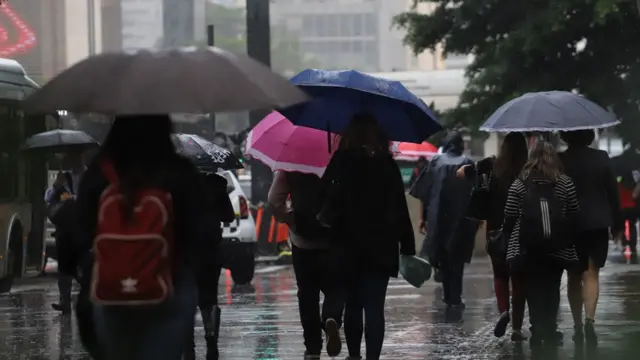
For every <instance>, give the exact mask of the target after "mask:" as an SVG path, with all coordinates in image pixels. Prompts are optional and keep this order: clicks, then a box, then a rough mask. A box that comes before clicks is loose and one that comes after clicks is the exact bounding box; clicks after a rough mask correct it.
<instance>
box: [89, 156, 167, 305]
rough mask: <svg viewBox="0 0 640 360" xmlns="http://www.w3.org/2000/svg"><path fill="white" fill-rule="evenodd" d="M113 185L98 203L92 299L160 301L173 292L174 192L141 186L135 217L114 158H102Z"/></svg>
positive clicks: (121, 302) (112, 302)
mask: <svg viewBox="0 0 640 360" xmlns="http://www.w3.org/2000/svg"><path fill="white" fill-rule="evenodd" d="M102 172H103V173H104V175H105V176H106V178H107V180H108V181H109V183H110V184H109V186H107V188H106V189H105V190H104V191H103V192H102V195H101V196H100V201H99V207H98V222H97V227H96V228H97V231H96V238H95V240H94V242H93V252H94V259H95V260H94V261H95V263H94V266H93V278H92V284H91V299H92V301H93V302H94V303H96V304H101V305H123V306H139V305H154V304H160V303H162V302H164V301H165V300H167V298H169V297H170V296H171V295H172V294H173V278H172V273H173V270H174V263H175V262H174V214H173V201H172V199H171V194H170V193H169V192H168V191H166V190H162V189H159V188H147V189H143V190H142V191H139V192H138V194H137V195H136V197H135V203H134V204H133V205H134V211H133V215H132V217H131V219H128V218H127V216H126V214H125V208H124V206H125V205H127V204H125V198H124V195H123V194H122V192H121V191H120V187H119V181H118V175H117V173H116V171H115V169H114V167H113V164H112V163H110V162H104V163H103V164H102Z"/></svg>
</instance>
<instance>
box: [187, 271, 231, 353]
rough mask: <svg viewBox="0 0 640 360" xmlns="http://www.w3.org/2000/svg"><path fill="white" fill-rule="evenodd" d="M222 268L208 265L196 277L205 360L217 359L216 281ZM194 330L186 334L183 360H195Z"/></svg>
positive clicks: (218, 321) (217, 309)
mask: <svg viewBox="0 0 640 360" xmlns="http://www.w3.org/2000/svg"><path fill="white" fill-rule="evenodd" d="M221 272H222V266H220V265H219V264H208V265H205V266H203V267H202V268H201V269H200V270H199V272H198V274H197V276H196V280H197V283H198V308H199V309H200V314H201V316H202V323H203V325H204V331H205V341H206V344H207V360H209V359H218V335H219V331H220V309H219V308H218V281H219V279H220V273H221ZM194 332H195V329H193V330H192V331H191V332H190V333H189V334H187V342H186V343H187V348H186V349H185V353H184V356H183V359H184V360H195V358H196V354H195V336H194V335H195V334H194Z"/></svg>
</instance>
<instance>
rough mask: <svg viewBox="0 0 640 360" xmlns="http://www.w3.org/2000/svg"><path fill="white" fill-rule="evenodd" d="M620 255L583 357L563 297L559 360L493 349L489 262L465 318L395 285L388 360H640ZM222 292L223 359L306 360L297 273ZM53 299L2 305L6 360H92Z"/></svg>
mask: <svg viewBox="0 0 640 360" xmlns="http://www.w3.org/2000/svg"><path fill="white" fill-rule="evenodd" d="M618 254H619V252H618V253H616V254H614V255H612V256H611V257H610V262H609V264H608V265H607V266H606V267H605V269H604V271H603V273H602V283H601V298H600V305H599V307H598V312H597V319H596V326H597V328H596V329H597V331H598V333H599V336H600V344H599V346H598V347H597V348H590V349H584V348H582V347H576V346H575V345H574V343H573V342H572V341H571V331H572V330H571V328H572V322H571V316H570V313H569V307H568V304H567V301H566V297H563V302H562V308H561V314H560V330H561V331H562V332H563V333H564V335H565V344H564V346H562V347H559V348H558V349H557V351H553V352H551V353H545V354H543V355H538V354H532V353H531V352H530V351H529V347H528V345H527V344H526V343H525V344H523V345H522V346H515V345H514V344H512V343H511V341H509V340H508V339H507V337H505V338H503V339H496V338H495V337H494V336H493V334H492V332H493V325H494V321H495V319H496V316H497V310H496V307H495V301H494V298H493V290H492V279H491V271H490V267H489V263H488V261H487V260H486V259H476V260H474V262H473V263H472V264H471V265H470V266H469V267H468V268H467V271H466V277H465V289H464V296H465V301H466V304H467V308H466V310H465V311H464V313H463V314H462V317H461V318H460V317H449V316H447V314H446V312H445V311H444V307H443V305H442V304H441V303H440V301H439V299H440V298H441V288H440V286H439V285H438V284H435V283H433V281H429V282H428V283H426V284H425V285H424V286H423V287H422V288H420V289H414V288H413V287H411V286H410V285H408V284H407V283H406V282H405V281H404V280H402V279H393V280H392V281H391V283H390V285H389V290H388V295H387V302H386V307H387V311H386V315H387V328H386V338H385V344H384V350H383V359H403V360H411V359H434V360H440V359H442V360H445V359H456V360H465V359H473V360H485V359H486V360H488V359H491V360H498V359H545V360H546V359H558V360H564V359H593V360H600V359H603V360H608V359H616V360H627V359H628V360H631V359H634V360H635V359H639V358H640V265H637V264H626V263H625V262H624V261H623V258H622V256H621V255H618ZM219 286H220V304H221V307H222V330H221V332H222V334H221V339H220V347H221V353H222V355H221V359H254V360H267V359H274V360H275V359H278V360H289V359H296V360H299V359H302V353H303V351H304V347H303V345H302V329H301V328H300V325H299V320H298V310H297V299H296V285H295V278H294V276H293V270H292V269H291V267H290V266H288V265H269V266H262V267H259V268H258V269H257V270H256V276H255V279H254V281H253V286H249V287H234V286H233V284H232V281H231V277H230V275H229V274H228V273H223V275H222V276H221V277H220V282H219ZM564 286H565V285H564V282H563V287H564ZM56 299H57V290H56V285H55V280H54V278H53V277H44V278H38V279H30V280H26V281H21V282H20V283H19V284H18V285H17V286H15V288H14V290H13V292H12V293H11V294H5V295H1V296H0V339H2V340H0V359H8V360H11V359H16V360H17V359H29V360H31V359H34V360H35V359H43V360H49V359H54V360H62V359H65V360H72V359H73V360H75V359H88V357H87V355H86V354H85V353H84V351H83V349H82V346H81V345H80V342H79V338H78V334H77V333H76V330H75V323H74V322H73V321H72V320H71V319H69V318H65V317H62V316H60V315H58V314H57V313H55V312H54V311H53V310H51V303H52V302H55V301H56ZM196 330H197V337H198V339H199V343H198V352H199V356H201V358H203V359H204V342H203V340H201V339H202V335H203V329H202V323H201V322H200V319H199V317H198V322H197V329H196ZM363 349H364V347H363ZM344 356H346V354H344ZM344 356H341V357H340V359H342V358H344ZM325 358H328V357H326V356H325Z"/></svg>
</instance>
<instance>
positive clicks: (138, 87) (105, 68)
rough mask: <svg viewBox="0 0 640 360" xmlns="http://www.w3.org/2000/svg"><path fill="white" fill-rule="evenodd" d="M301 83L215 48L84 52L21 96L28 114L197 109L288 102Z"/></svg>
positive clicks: (298, 97) (299, 95)
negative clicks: (39, 85) (38, 88)
mask: <svg viewBox="0 0 640 360" xmlns="http://www.w3.org/2000/svg"><path fill="white" fill-rule="evenodd" d="M305 100H307V96H306V95H305V93H304V92H303V91H302V90H299V89H298V88H296V87H295V86H294V85H292V84H291V83H290V82H289V81H288V80H287V79H285V78H283V77H281V76H280V75H277V74H275V73H274V72H272V71H271V70H270V69H269V68H268V67H266V66H264V65H263V64H261V63H259V62H257V61H255V60H253V59H251V58H249V57H248V56H245V55H236V54H232V53H230V52H227V51H224V50H222V49H218V48H214V47H211V48H204V49H203V48H186V49H180V50H175V49H174V50H166V51H148V50H143V51H139V52H136V53H107V54H100V55H96V56H92V57H89V58H87V59H85V60H83V61H80V62H79V63H77V64H75V65H73V66H72V67H71V68H69V69H67V70H65V71H64V72H62V73H61V74H60V75H58V76H56V77H55V78H54V79H53V80H51V81H49V82H48V83H46V84H45V85H44V86H43V87H42V88H41V89H40V90H38V91H37V92H36V93H34V94H33V95H31V96H30V97H29V98H27V100H26V104H25V105H26V110H27V111H29V112H31V113H52V112H54V111H57V110H60V109H63V110H66V111H71V112H80V113H101V114H121V115H139V114H170V113H190V114H202V113H213V112H231V111H244V110H255V109H270V108H274V107H287V106H290V105H294V104H297V103H299V102H303V101H305Z"/></svg>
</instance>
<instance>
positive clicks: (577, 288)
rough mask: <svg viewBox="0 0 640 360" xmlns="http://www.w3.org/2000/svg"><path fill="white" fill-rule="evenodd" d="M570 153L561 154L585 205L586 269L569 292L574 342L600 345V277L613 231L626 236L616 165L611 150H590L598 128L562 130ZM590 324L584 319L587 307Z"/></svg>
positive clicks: (579, 245) (581, 240)
mask: <svg viewBox="0 0 640 360" xmlns="http://www.w3.org/2000/svg"><path fill="white" fill-rule="evenodd" d="M560 136H561V138H562V140H564V142H565V143H567V145H568V149H567V150H566V151H564V152H562V153H560V154H559V155H560V160H561V161H562V164H563V166H564V169H565V173H566V174H567V175H568V176H569V177H571V179H573V182H574V184H575V186H576V192H577V194H578V201H579V202H580V210H581V212H580V218H579V222H578V224H577V225H578V235H577V242H576V250H577V251H578V257H579V258H580V266H579V267H578V268H577V269H576V270H575V271H572V272H569V273H568V282H567V292H568V298H569V305H570V306H571V313H572V315H573V323H574V329H575V334H574V336H573V339H574V341H576V342H578V343H580V342H582V341H584V340H585V337H586V340H587V342H589V343H592V344H595V343H597V336H596V333H595V329H594V322H595V320H594V319H595V313H596V306H597V304H598V296H599V293H600V287H599V273H600V269H601V268H602V267H604V264H605V262H606V261H607V253H608V251H609V233H610V231H609V230H611V235H612V237H613V238H621V237H622V236H624V230H623V229H624V220H623V217H622V213H621V210H620V200H619V197H618V187H617V184H616V178H615V175H614V172H613V166H612V164H611V160H610V159H609V155H608V154H607V152H606V151H602V150H597V149H593V148H591V147H589V146H590V145H591V143H593V141H594V140H595V133H594V131H593V130H578V131H570V132H562V133H561V135H560ZM583 306H584V309H585V321H584V323H583V321H582V307H583Z"/></svg>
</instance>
